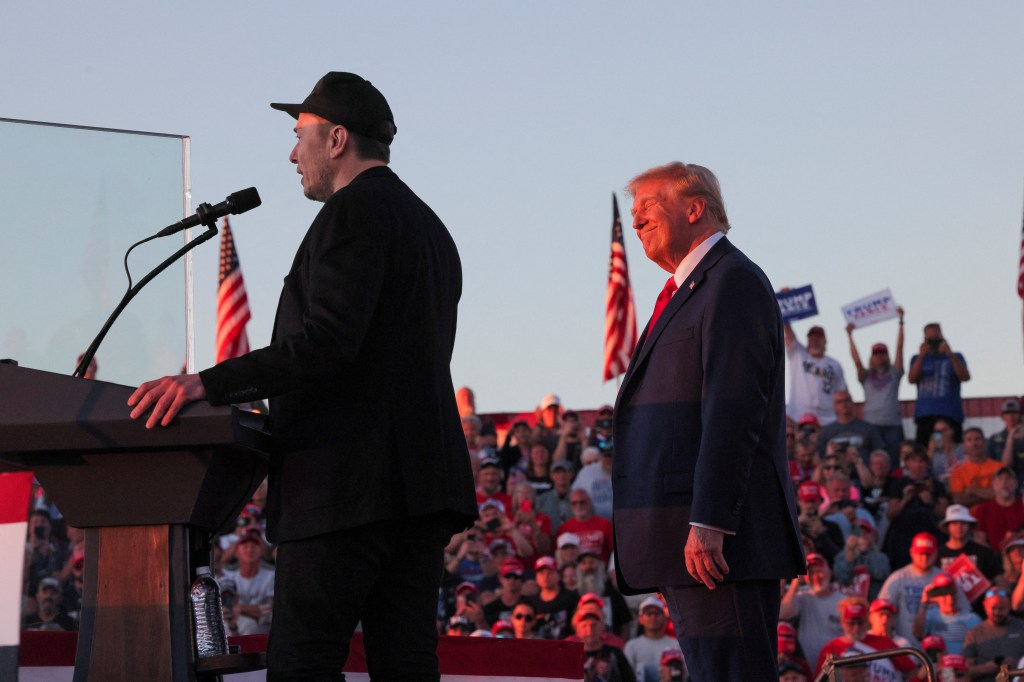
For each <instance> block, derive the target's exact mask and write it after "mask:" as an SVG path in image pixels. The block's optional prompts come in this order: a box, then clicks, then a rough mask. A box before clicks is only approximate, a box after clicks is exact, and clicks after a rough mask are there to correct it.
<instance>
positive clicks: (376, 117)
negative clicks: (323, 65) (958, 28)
mask: <svg viewBox="0 0 1024 682" xmlns="http://www.w3.org/2000/svg"><path fill="white" fill-rule="evenodd" d="M270 106H271V107H273V108H274V109H277V110H278V111H284V112H286V113H288V114H290V115H291V117H292V118H298V117H299V114H315V115H316V116H320V117H321V118H325V119H327V120H328V121H329V122H331V123H335V124H337V125H343V126H345V127H346V128H348V129H349V130H353V131H355V132H357V133H359V134H360V135H364V136H366V137H368V138H370V139H372V140H377V141H378V142H382V143H383V144H387V145H390V144H391V140H392V139H394V132H397V130H398V126H395V125H394V123H395V117H394V115H393V114H392V113H391V107H389V106H388V101H387V100H386V99H384V95H382V94H381V93H380V90H378V89H377V88H375V87H374V86H373V84H372V83H370V81H368V80H366V79H364V78H362V77H361V76H357V75H356V74H354V73H346V72H344V71H331V72H329V73H328V74H327V75H325V76H324V77H323V78H321V79H320V80H318V81H317V82H316V85H314V86H313V91H312V92H310V93H309V95H308V96H307V97H306V99H304V100H303V101H302V103H301V104H281V103H278V102H274V103H272V104H271V105H270ZM384 123H390V124H391V126H394V128H392V127H391V126H388V125H383V124H384Z"/></svg>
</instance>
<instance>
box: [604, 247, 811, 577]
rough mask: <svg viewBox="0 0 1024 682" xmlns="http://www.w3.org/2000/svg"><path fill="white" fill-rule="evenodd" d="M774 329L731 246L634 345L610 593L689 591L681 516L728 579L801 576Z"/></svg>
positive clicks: (778, 326) (776, 315)
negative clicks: (718, 555)
mask: <svg viewBox="0 0 1024 682" xmlns="http://www.w3.org/2000/svg"><path fill="white" fill-rule="evenodd" d="M784 381H785V366H784V353H783V337H782V321H781V315H780V312H779V306H778V304H777V303H776V300H775V294H774V292H773V290H772V288H771V285H770V283H769V282H768V279H767V277H765V275H764V273H763V272H761V270H760V268H758V267H757V266H756V265H755V264H754V263H752V262H751V261H750V260H749V259H748V258H747V257H746V256H744V255H743V254H742V253H741V252H740V251H739V250H738V249H736V247H734V246H733V245H732V244H731V243H730V242H729V241H728V239H725V238H723V239H721V240H720V241H719V242H718V243H717V244H715V245H714V246H713V247H712V248H711V250H710V251H709V252H708V253H707V254H706V255H705V257H704V258H703V259H702V260H701V262H700V263H699V264H698V265H697V267H696V268H695V269H694V271H693V273H692V274H691V275H690V276H689V277H688V278H687V280H686V281H685V282H683V284H682V286H680V288H679V290H678V291H677V292H676V294H675V296H673V297H672V300H671V301H670V302H669V304H668V305H667V306H666V308H665V310H664V312H663V313H662V315H661V317H660V318H659V320H658V322H657V324H655V326H654V328H653V329H647V330H645V331H644V334H643V335H641V337H640V343H639V344H638V346H637V348H636V350H635V352H634V353H633V358H632V360H631V361H630V365H629V369H628V370H627V371H626V375H625V378H624V380H623V382H622V385H621V387H620V389H619V395H618V400H617V403H616V408H615V417H614V422H615V457H614V462H613V470H612V485H613V489H614V497H613V499H614V505H615V512H614V518H613V522H614V528H615V548H616V568H617V571H618V577H619V581H620V587H621V586H623V585H624V586H625V590H630V591H647V590H651V589H656V588H660V587H665V586H680V585H693V584H695V581H694V580H693V578H691V577H690V575H689V574H688V573H687V572H686V564H685V560H684V557H683V548H684V546H685V545H686V539H687V535H688V533H689V529H690V527H689V524H690V522H691V521H693V522H697V523H701V524H704V525H708V526H712V527H715V528H720V529H724V530H727V531H731V532H733V533H735V534H734V535H727V536H726V537H725V540H724V554H725V559H726V562H727V563H728V564H729V568H730V572H729V574H728V575H727V576H726V581H728V582H733V581H739V580H754V579H771V578H790V577H793V576H795V575H797V574H798V573H802V572H804V559H803V551H802V549H801V546H800V532H799V528H798V526H797V521H796V503H795V501H794V498H793V491H792V486H791V485H790V481H789V469H788V464H787V457H786V428H785V426H786V424H785V419H786V416H785V395H784Z"/></svg>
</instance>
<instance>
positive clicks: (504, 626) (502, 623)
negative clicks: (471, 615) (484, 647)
mask: <svg viewBox="0 0 1024 682" xmlns="http://www.w3.org/2000/svg"><path fill="white" fill-rule="evenodd" d="M502 630H511V631H512V632H515V628H513V627H512V623H511V622H510V621H507V620H505V619H504V618H502V619H500V620H496V621H494V625H493V626H492V627H491V634H492V635H496V634H498V633H499V632H501V631H502Z"/></svg>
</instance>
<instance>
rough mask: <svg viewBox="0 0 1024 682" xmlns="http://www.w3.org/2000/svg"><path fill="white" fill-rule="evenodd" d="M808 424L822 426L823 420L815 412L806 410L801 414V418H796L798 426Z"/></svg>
mask: <svg viewBox="0 0 1024 682" xmlns="http://www.w3.org/2000/svg"><path fill="white" fill-rule="evenodd" d="M808 424H810V425H812V426H821V421H820V420H819V419H818V416H817V415H816V414H814V413H813V412H806V413H804V414H802V415H800V418H799V419H797V420H796V425H797V426H807V425H808Z"/></svg>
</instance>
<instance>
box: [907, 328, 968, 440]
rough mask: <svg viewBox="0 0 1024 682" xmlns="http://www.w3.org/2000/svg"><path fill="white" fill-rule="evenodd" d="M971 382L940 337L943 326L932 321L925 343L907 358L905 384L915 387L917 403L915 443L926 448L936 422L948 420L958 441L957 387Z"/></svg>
mask: <svg viewBox="0 0 1024 682" xmlns="http://www.w3.org/2000/svg"><path fill="white" fill-rule="evenodd" d="M970 380H971V373H970V372H968V371H967V361H966V360H964V356H963V355H961V354H960V353H954V352H953V349H952V348H951V347H950V345H949V342H948V341H946V339H945V338H943V336H942V327H940V326H939V324H938V323H937V322H931V323H929V324H926V325H925V327H924V342H923V343H922V344H921V349H920V352H919V353H918V354H917V355H915V356H914V357H912V358H911V359H910V370H909V371H908V372H907V381H909V382H910V383H912V384H916V385H917V403H916V404H915V406H914V422H915V423H916V424H917V435H916V436H915V438H916V440H917V442H918V443H920V444H921V445H926V444H927V443H928V439H929V438H931V435H932V429H933V427H934V425H935V420H936V419H937V418H938V417H946V418H947V419H949V421H950V424H951V426H952V428H953V440H954V441H956V442H959V441H960V434H961V424H962V423H963V421H964V406H963V402H962V401H961V400H960V384H962V383H963V382H965V381H970Z"/></svg>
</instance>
